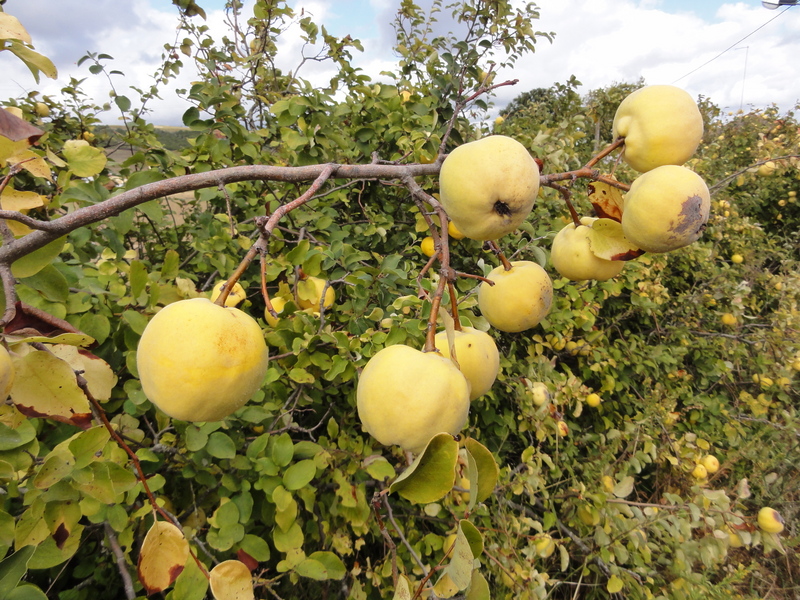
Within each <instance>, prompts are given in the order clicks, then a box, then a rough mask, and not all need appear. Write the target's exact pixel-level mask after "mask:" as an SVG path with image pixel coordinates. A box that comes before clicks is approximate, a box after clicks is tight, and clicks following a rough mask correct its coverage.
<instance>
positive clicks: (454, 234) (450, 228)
mask: <svg viewBox="0 0 800 600" xmlns="http://www.w3.org/2000/svg"><path fill="white" fill-rule="evenodd" d="M447 233H449V234H450V237H451V238H453V239H454V240H463V239H464V234H463V233H461V232H460V231H459V229H458V227H456V224H455V223H453V222H452V221H450V222H449V223H448V224H447Z"/></svg>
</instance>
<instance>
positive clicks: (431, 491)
mask: <svg viewBox="0 0 800 600" xmlns="http://www.w3.org/2000/svg"><path fill="white" fill-rule="evenodd" d="M457 461H458V442H457V441H456V440H455V438H454V437H453V436H452V435H450V434H449V433H440V434H437V435H435V436H434V437H433V438H431V441H430V442H428V445H427V446H426V447H425V450H424V451H423V452H422V453H421V454H420V455H419V456H417V458H416V459H415V460H414V462H413V463H412V464H411V466H410V467H408V469H406V470H405V471H403V473H402V474H401V475H400V476H399V477H398V478H397V479H396V480H395V481H394V483H392V485H391V486H389V492H391V493H394V492H397V493H398V494H399V495H400V496H402V497H403V498H405V499H406V500H409V501H410V502H414V503H415V504H429V503H431V502H436V501H437V500H441V499H442V498H444V496H445V495H446V494H447V493H448V492H449V491H450V490H451V489H453V481H454V479H455V469H456V462H457Z"/></svg>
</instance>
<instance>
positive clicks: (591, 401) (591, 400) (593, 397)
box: [586, 394, 603, 408]
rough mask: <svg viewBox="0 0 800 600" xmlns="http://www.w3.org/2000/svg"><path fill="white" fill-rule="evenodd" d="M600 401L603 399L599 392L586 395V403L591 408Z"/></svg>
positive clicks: (596, 405) (598, 404)
mask: <svg viewBox="0 0 800 600" xmlns="http://www.w3.org/2000/svg"><path fill="white" fill-rule="evenodd" d="M602 401H603V399H602V398H601V397H600V395H599V394H589V395H588V396H586V404H588V405H589V406H591V407H592V408H596V407H598V406H600V403H601V402H602Z"/></svg>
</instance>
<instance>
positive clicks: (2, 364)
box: [0, 344, 14, 401]
mask: <svg viewBox="0 0 800 600" xmlns="http://www.w3.org/2000/svg"><path fill="white" fill-rule="evenodd" d="M13 384H14V365H13V364H12V363H11V356H10V355H9V354H8V350H6V347H5V346H3V345H2V344H0V401H2V400H5V399H6V398H8V394H9V393H10V392H11V386H12V385H13Z"/></svg>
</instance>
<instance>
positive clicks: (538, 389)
mask: <svg viewBox="0 0 800 600" xmlns="http://www.w3.org/2000/svg"><path fill="white" fill-rule="evenodd" d="M525 381H526V385H528V383H529V382H528V381H527V380H525ZM528 389H529V390H530V392H531V398H532V399H533V403H534V404H535V405H536V406H544V405H545V404H547V402H548V401H549V400H550V390H548V389H547V386H546V385H545V384H544V383H542V382H541V381H537V382H535V383H531V384H530V385H528Z"/></svg>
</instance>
